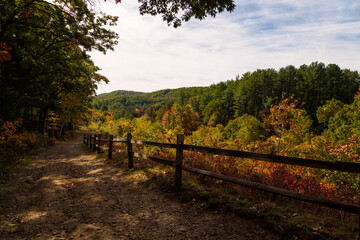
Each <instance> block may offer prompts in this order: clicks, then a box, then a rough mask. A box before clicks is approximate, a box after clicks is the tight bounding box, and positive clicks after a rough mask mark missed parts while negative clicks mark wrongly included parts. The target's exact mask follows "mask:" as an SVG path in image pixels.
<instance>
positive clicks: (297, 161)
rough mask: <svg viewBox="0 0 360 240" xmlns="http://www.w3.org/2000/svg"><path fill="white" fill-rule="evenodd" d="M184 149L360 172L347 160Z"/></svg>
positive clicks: (358, 165) (215, 149) (188, 147)
mask: <svg viewBox="0 0 360 240" xmlns="http://www.w3.org/2000/svg"><path fill="white" fill-rule="evenodd" d="M183 149H184V150H188V151H195V152H202V153H207V154H214V155H222V156H229V157H240V158H249V159H253V160H260V161H266V162H272V163H283V164H289V165H295V166H302V167H311V168H318V169H327V170H336V171H341V172H351V173H360V164H359V163H348V162H339V161H337V162H326V161H319V160H312V159H306V158H296V157H284V156H278V155H270V154H263V153H253V152H244V151H236V150H228V149H218V148H210V147H200V146H193V145H186V144H185V145H184V146H183Z"/></svg>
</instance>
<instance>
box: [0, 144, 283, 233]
mask: <svg viewBox="0 0 360 240" xmlns="http://www.w3.org/2000/svg"><path fill="white" fill-rule="evenodd" d="M128 175H129V173H128V172H126V171H124V170H121V169H117V168H116V165H115V164H114V163H112V162H111V161H108V160H105V159H102V158H97V157H96V155H95V154H91V153H89V152H87V151H86V150H85V149H84V148H83V147H82V146H81V137H79V138H78V139H77V140H74V141H71V142H68V143H60V144H56V145H55V146H53V147H51V148H48V149H47V150H46V151H45V152H43V153H42V154H40V155H39V156H38V157H37V159H36V160H35V161H34V162H33V163H32V164H30V165H28V166H26V167H25V168H24V169H22V170H21V171H20V172H18V174H17V176H15V177H14V179H13V180H12V183H11V185H12V186H15V187H14V188H13V189H12V192H13V193H14V197H13V198H12V200H11V202H9V206H10V210H9V211H10V214H8V215H7V216H6V217H3V218H2V219H0V222H1V223H2V224H1V225H0V238H1V239H184V240H185V239H279V236H277V235H275V234H274V233H272V232H269V231H268V230H266V229H264V228H263V227H262V226H259V225H258V224H256V223H254V222H251V221H249V220H248V219H245V218H244V219H243V218H241V217H239V216H236V215H234V214H231V213H225V214H216V213H214V212H213V211H209V210H204V209H199V208H198V207H197V206H194V204H190V203H188V204H182V203H180V202H176V201H173V200H170V199H168V198H165V197H163V196H162V195H163V193H162V192H160V191H159V192H158V191H155V190H152V189H150V188H147V187H145V186H143V185H137V184H135V183H133V182H132V181H131V180H130V179H131V178H129V177H128ZM15 193H16V194H15Z"/></svg>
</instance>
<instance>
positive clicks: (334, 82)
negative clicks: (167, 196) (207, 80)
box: [89, 62, 360, 204]
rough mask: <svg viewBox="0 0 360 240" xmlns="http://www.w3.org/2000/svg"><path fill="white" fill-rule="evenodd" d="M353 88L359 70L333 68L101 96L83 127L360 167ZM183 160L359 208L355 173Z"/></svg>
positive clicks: (315, 66) (357, 96) (201, 157)
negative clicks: (354, 205) (204, 85)
mask: <svg viewBox="0 0 360 240" xmlns="http://www.w3.org/2000/svg"><path fill="white" fill-rule="evenodd" d="M359 86H360V78H359V73H358V72H357V71H351V70H349V69H341V68H340V67H339V66H338V65H336V64H328V65H325V64H324V63H321V62H313V63H311V64H309V65H305V64H304V65H302V66H300V67H299V68H296V67H294V66H287V67H284V68H280V69H279V70H275V69H259V70H256V71H254V72H247V73H244V74H243V75H242V76H241V77H240V76H236V78H235V79H232V80H228V81H226V82H220V83H218V84H214V85H211V86H210V87H193V88H181V89H175V90H161V91H157V92H153V93H135V92H127V91H115V92H112V93H109V94H102V95H99V96H97V97H96V98H95V99H94V108H95V109H94V110H93V112H92V119H91V121H90V122H89V127H90V129H92V130H96V131H99V132H101V133H102V134H103V136H104V135H110V134H112V135H114V136H117V137H119V138H122V137H125V135H126V134H127V133H128V132H131V133H132V135H133V138H134V139H139V140H150V141H155V142H165V143H169V142H170V143H175V142H176V135H177V134H185V143H186V144H192V145H199V146H209V147H216V148H224V149H233V150H243V151H250V152H259V153H266V154H275V155H281V156H292V157H301V158H309V159H314V160H322V161H333V162H335V161H345V162H355V163H359V162H360V161H359V156H360V108H359V107H360V92H359ZM147 151H149V152H151V153H152V154H154V155H159V156H161V157H164V156H166V157H168V158H170V159H171V158H173V157H174V156H173V153H171V152H165V153H164V152H159V151H158V150H157V149H147ZM185 155H186V156H185V158H186V159H187V161H186V164H188V166H193V167H198V168H201V169H207V170H211V171H214V172H217V173H221V174H225V175H230V176H235V177H240V178H245V179H251V180H253V181H258V182H262V183H266V184H270V185H274V186H278V187H283V188H286V189H289V190H293V191H297V192H300V193H305V194H310V195H315V196H320V197H325V198H329V199H333V200H338V201H343V202H347V203H353V204H355V203H357V195H358V191H359V187H360V177H359V176H357V174H351V173H339V172H336V171H335V172H331V171H327V170H312V169H307V168H301V167H294V166H283V165H281V164H274V163H259V162H254V161H251V160H236V159H234V158H230V157H221V156H210V155H209V156H208V155H206V154H201V153H194V152H192V153H190V152H188V153H186V154H185Z"/></svg>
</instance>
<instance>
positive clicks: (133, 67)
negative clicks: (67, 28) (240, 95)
mask: <svg viewBox="0 0 360 240" xmlns="http://www.w3.org/2000/svg"><path fill="white" fill-rule="evenodd" d="M235 4H236V5H237V7H236V9H235V11H234V12H232V13H222V14H220V15H218V16H217V17H216V18H211V17H209V18H206V19H205V20H202V21H199V20H197V19H194V20H191V21H189V22H185V23H183V24H182V26H181V27H179V28H176V29H175V28H173V27H171V26H170V27H169V26H168V25H167V23H166V22H163V21H162V19H161V16H155V17H154V16H141V15H140V14H139V11H138V7H139V4H138V2H137V1H136V0H123V1H122V3H121V4H114V3H111V2H108V1H107V2H101V6H99V8H100V9H101V11H103V12H105V13H107V14H110V15H114V16H118V17H119V21H118V24H117V26H115V27H112V30H114V31H115V32H117V33H118V34H119V37H120V38H119V43H118V45H117V46H116V47H115V49H114V51H109V52H108V53H107V54H106V55H104V54H102V53H99V52H91V54H90V55H91V57H92V59H93V61H94V62H95V65H97V66H99V67H100V68H101V69H102V70H101V71H100V72H99V73H101V74H103V75H105V76H106V77H107V78H108V79H109V80H110V82H109V83H108V84H100V85H99V86H98V90H97V94H100V93H105V92H112V91H116V90H132V91H140V92H152V91H156V90H161V89H167V88H180V87H192V86H210V85H211V84H216V83H219V82H221V81H227V80H230V79H235V77H236V76H237V75H240V76H241V75H243V74H244V73H246V72H248V71H255V70H257V69H265V68H274V69H276V70H278V69H279V68H281V67H285V66H288V65H294V66H295V67H299V66H300V65H302V64H307V65H308V64H310V63H311V62H314V61H319V62H323V63H325V64H326V65H327V64H330V63H335V64H338V65H339V66H340V68H348V69H351V70H358V71H359V70H360V65H359V64H360V1H354V0H317V1H314V0H302V1H299V0H296V1H295V0H253V1H248V0H236V1H235Z"/></svg>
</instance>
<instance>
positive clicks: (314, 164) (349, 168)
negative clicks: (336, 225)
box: [84, 133, 360, 215]
mask: <svg viewBox="0 0 360 240" xmlns="http://www.w3.org/2000/svg"><path fill="white" fill-rule="evenodd" d="M103 143H108V148H104V147H102V145H103ZM115 143H122V144H126V146H127V149H126V150H116V151H117V152H122V153H127V156H128V164H129V168H130V169H131V168H133V167H134V159H133V158H134V157H138V158H143V159H148V160H151V161H154V162H158V163H160V164H164V165H168V166H171V167H174V168H175V190H176V191H179V190H180V189H181V181H182V171H183V170H185V171H189V172H192V173H195V174H200V175H204V176H208V177H213V178H216V179H220V180H223V181H227V182H231V183H234V184H237V185H241V186H245V187H250V188H253V189H257V190H261V191H265V192H270V193H274V194H278V195H281V196H285V197H289V198H293V199H297V200H301V201H304V202H310V203H315V204H318V205H321V206H325V207H329V208H333V209H337V210H341V211H345V212H349V213H353V214H358V215H360V207H359V206H357V205H354V204H347V203H342V202H338V201H333V200H330V199H326V198H320V197H315V196H311V195H307V194H301V193H297V192H294V191H290V190H287V189H283V188H278V187H273V186H270V185H267V184H263V183H257V182H252V181H248V180H243V179H239V178H236V177H231V176H226V175H223V174H219V173H215V172H211V171H207V170H202V169H198V168H193V167H188V166H183V164H182V162H183V158H184V154H183V151H184V150H186V151H196V152H202V153H207V154H214V155H222V156H231V157H240V158H248V159H253V160H258V161H266V162H273V163H282V164H288V165H295V166H302V167H311V168H317V169H326V170H330V171H342V172H350V173H360V164H359V163H348V162H339V161H338V162H326V161H318V160H312V159H304V158H295V157H285V156H277V155H270V154H261V153H252V152H244V151H236V150H226V149H218V148H210V147H200V146H194V145H187V144H184V135H178V136H177V143H176V144H169V143H157V142H149V141H140V140H134V139H132V138H131V134H130V133H128V135H127V138H126V139H121V140H114V139H113V136H110V138H109V139H102V138H101V135H84V144H86V145H87V146H89V147H90V148H91V149H93V151H96V150H97V151H98V152H100V151H101V150H104V151H108V158H112V152H113V151H114V149H113V146H114V144H115ZM133 144H134V145H143V146H157V147H162V148H173V149H176V161H171V160H168V159H164V158H159V157H155V156H150V155H147V154H144V153H139V152H133Z"/></svg>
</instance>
